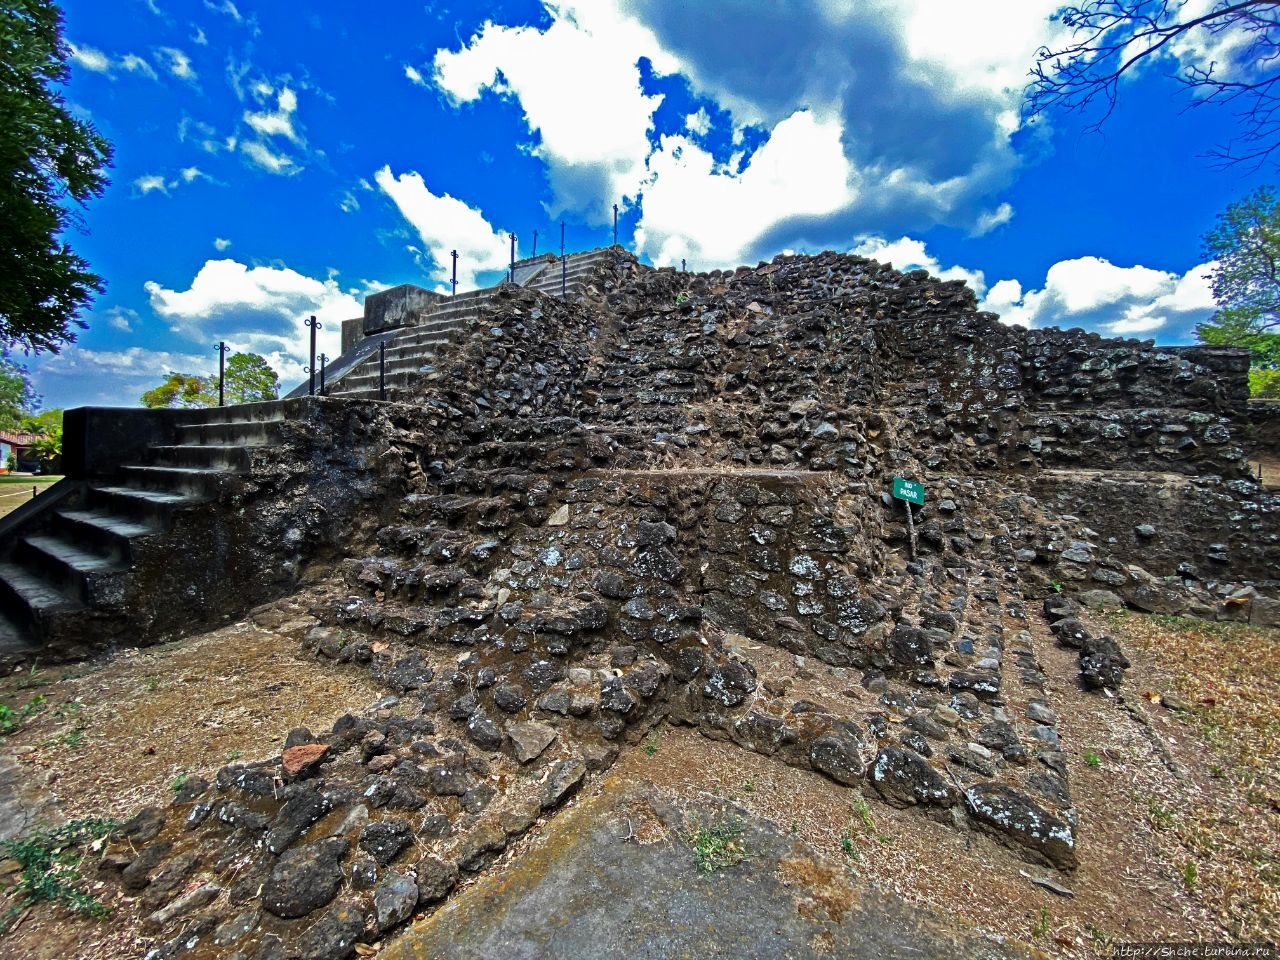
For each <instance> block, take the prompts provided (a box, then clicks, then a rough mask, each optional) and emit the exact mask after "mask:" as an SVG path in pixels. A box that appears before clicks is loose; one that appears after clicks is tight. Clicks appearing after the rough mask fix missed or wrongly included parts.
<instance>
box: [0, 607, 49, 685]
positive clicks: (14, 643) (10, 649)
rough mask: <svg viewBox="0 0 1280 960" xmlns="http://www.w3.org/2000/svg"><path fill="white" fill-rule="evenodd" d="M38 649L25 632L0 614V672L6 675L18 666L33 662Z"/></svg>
mask: <svg viewBox="0 0 1280 960" xmlns="http://www.w3.org/2000/svg"><path fill="white" fill-rule="evenodd" d="M40 649H41V648H40V645H39V644H37V643H35V642H34V641H33V640H32V639H31V636H30V634H28V633H27V631H25V630H23V629H22V628H20V627H19V626H18V625H17V624H16V623H14V622H13V621H12V620H10V619H9V618H8V617H7V616H4V615H3V614H0V670H2V671H4V672H5V673H8V672H9V671H10V670H12V669H13V668H14V667H16V666H18V665H19V664H23V663H27V662H29V661H31V660H33V659H34V658H35V657H36V656H38V655H39V653H40Z"/></svg>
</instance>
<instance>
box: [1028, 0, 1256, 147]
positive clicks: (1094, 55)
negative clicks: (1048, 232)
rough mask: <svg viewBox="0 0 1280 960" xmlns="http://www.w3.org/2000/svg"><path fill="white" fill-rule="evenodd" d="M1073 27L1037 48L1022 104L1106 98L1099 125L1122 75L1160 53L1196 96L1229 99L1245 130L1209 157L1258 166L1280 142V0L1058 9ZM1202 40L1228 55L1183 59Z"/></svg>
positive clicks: (1115, 0)
mask: <svg viewBox="0 0 1280 960" xmlns="http://www.w3.org/2000/svg"><path fill="white" fill-rule="evenodd" d="M1054 19H1055V20H1058V21H1060V22H1061V23H1062V24H1063V25H1064V26H1066V27H1068V28H1069V29H1070V30H1071V31H1072V34H1071V39H1070V40H1069V41H1067V42H1065V43H1064V44H1063V45H1061V46H1058V47H1057V48H1056V49H1050V48H1049V47H1041V48H1040V49H1039V50H1038V51H1037V52H1036V62H1035V64H1034V66H1033V67H1032V68H1031V76H1032V81H1031V84H1030V85H1029V87H1028V88H1027V98H1026V111H1027V113H1028V114H1029V115H1030V116H1033V117H1034V116H1036V115H1039V114H1043V113H1048V112H1051V111H1054V110H1064V111H1078V110H1085V109H1088V108H1090V107H1092V106H1095V105H1098V104H1100V105H1101V106H1102V108H1103V112H1102V117H1101V119H1100V120H1098V122H1097V123H1096V124H1095V125H1094V126H1095V128H1096V127H1098V126H1101V125H1102V123H1103V122H1105V120H1106V119H1107V118H1108V117H1110V116H1111V113H1112V111H1113V110H1114V109H1115V107H1116V102H1117V100H1118V99H1119V93H1120V81H1121V79H1122V78H1124V77H1125V76H1126V75H1129V74H1134V73H1137V72H1138V71H1139V70H1140V69H1143V70H1145V69H1148V68H1151V67H1153V66H1154V65H1155V64H1156V63H1157V62H1159V61H1161V60H1164V61H1165V62H1167V63H1170V64H1172V63H1179V62H1180V64H1181V65H1180V66H1179V67H1178V68H1177V69H1176V70H1175V71H1174V72H1173V73H1172V76H1174V77H1175V78H1176V79H1177V80H1178V81H1179V82H1180V83H1182V84H1183V86H1185V87H1186V88H1187V90H1188V93H1189V94H1190V96H1191V98H1192V100H1191V103H1192V104H1193V105H1199V104H1205V103H1217V104H1227V105H1230V107H1231V109H1232V110H1233V111H1234V112H1235V115H1236V116H1237V118H1238V119H1239V125H1240V132H1239V134H1238V135H1237V136H1236V137H1235V138H1234V139H1233V140H1231V141H1230V142H1229V143H1227V144H1224V145H1221V146H1218V147H1214V148H1212V149H1210V150H1209V151H1208V156H1210V157H1213V158H1215V159H1217V160H1218V161H1219V162H1221V163H1224V164H1232V163H1239V162H1244V163H1246V164H1251V165H1261V164H1264V163H1266V162H1268V161H1271V162H1274V161H1273V160H1272V154H1273V153H1274V151H1275V150H1276V149H1277V148H1278V147H1280V3H1278V2H1277V0H1207V2H1194V3H1192V2H1186V0H1087V2H1084V3H1080V4H1077V5H1072V6H1065V7H1063V8H1062V9H1061V10H1059V11H1058V12H1057V13H1056V14H1054ZM1191 44H1196V45H1199V46H1200V47H1202V48H1212V49H1213V50H1214V52H1215V54H1216V55H1217V56H1218V57H1220V58H1223V59H1227V60H1229V62H1227V63H1226V65H1225V67H1226V68H1225V69H1223V66H1224V65H1223V64H1222V63H1220V62H1218V60H1211V61H1210V62H1209V63H1208V64H1207V65H1205V64H1204V63H1203V62H1199V63H1197V62H1190V61H1188V60H1184V61H1178V60H1177V59H1176V57H1175V54H1176V53H1178V52H1182V51H1184V50H1186V48H1187V47H1188V46H1189V45H1191Z"/></svg>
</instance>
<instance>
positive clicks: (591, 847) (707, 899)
mask: <svg viewBox="0 0 1280 960" xmlns="http://www.w3.org/2000/svg"><path fill="white" fill-rule="evenodd" d="M702 818H705V819H702ZM644 820H648V821H649V822H648V823H647V824H645V823H642V822H641V821H644ZM707 822H711V823H715V824H722V823H726V822H728V823H732V824H733V825H734V826H735V827H736V828H738V829H740V830H741V842H742V845H743V847H744V848H745V851H746V852H747V854H748V859H747V860H746V861H744V862H743V863H740V864H738V865H736V866H732V867H727V868H725V869H723V870H720V871H717V872H715V873H712V874H710V875H707V874H703V873H700V872H699V871H698V869H697V868H696V866H695V863H694V854H693V849H692V847H691V845H690V843H689V842H688V840H689V837H690V836H691V835H692V834H693V833H695V832H696V830H697V829H698V825H699V823H707ZM632 831H634V832H635V833H636V834H637V835H638V836H640V837H641V838H646V839H650V840H652V839H653V838H654V837H664V838H663V839H660V840H658V841H657V842H648V843H639V842H636V841H635V839H631V840H628V839H625V838H627V837H628V835H629V833H631V832H632ZM382 956H383V957H385V958H386V960H493V958H498V957H501V958H503V960H534V958H537V960H553V958H566V960H567V958H575V960H576V958H580V957H592V958H599V960H609V958H618V960H623V958H626V960H668V958H672V957H699V958H708V957H734V958H744V960H752V958H759V960H765V958H768V960H779V958H801V957H841V958H867V960H873V958H874V960H882V958H894V957H913V958H919V957H930V958H938V960H948V958H956V960H961V958H963V960H978V958H989V960H1004V958H1013V957H1023V956H1026V954H1022V953H1018V952H1015V951H1013V950H1012V949H1010V948H1009V947H1007V946H1004V945H1001V944H996V943H992V942H990V941H987V940H984V939H982V938H980V937H976V936H974V935H972V934H971V933H968V932H966V931H962V930H959V929H957V928H954V927H951V926H949V925H948V924H947V923H946V922H945V921H944V920H943V919H942V918H940V917H936V916H933V915H931V914H930V913H929V912H928V911H927V909H924V908H921V907H919V906H911V905H908V904H906V903H904V902H903V901H901V900H899V899H897V898H896V897H893V896H890V895H888V894H885V893H883V892H881V891H879V890H877V889H875V888H872V887H869V886H866V885H859V884H857V882H856V881H854V880H852V878H850V877H849V875H848V871H847V869H846V868H845V867H844V866H842V865H838V864H831V863H827V862H825V861H822V860H820V859H818V858H817V857H816V856H815V854H814V852H813V851H812V849H810V848H808V847H807V846H806V845H805V844H803V843H801V842H800V841H798V840H795V839H793V838H791V837H788V836H785V835H783V834H782V833H780V832H779V831H778V830H777V829H776V828H775V827H774V825H773V824H771V823H768V822H766V821H763V820H759V819H754V818H751V817H749V816H748V815H746V814H745V813H744V812H743V811H741V810H740V809H738V808H735V807H732V806H727V805H723V806H716V805H714V804H713V805H712V806H711V807H708V806H707V804H705V803H702V804H701V805H700V807H699V809H698V811H697V812H696V813H693V814H691V813H688V812H686V811H685V810H684V809H682V802H681V801H680V799H679V798H676V797H673V796H671V795H670V794H668V793H666V792H665V791H663V790H661V789H659V788H656V787H653V786H648V785H644V784H635V783H624V782H622V780H621V779H620V778H619V777H610V778H609V779H608V780H606V781H605V783H604V786H603V790H602V792H601V794H600V795H598V796H594V797H591V798H588V799H584V800H583V801H582V802H581V803H580V804H579V805H578V806H577V807H575V808H574V809H572V810H569V811H566V812H565V813H564V814H563V815H561V816H559V817H557V818H556V819H555V820H554V821H552V822H551V824H550V825H549V826H548V829H547V832H546V834H544V836H543V837H542V838H541V839H540V840H539V841H538V842H537V844H536V845H535V846H534V847H533V848H532V849H530V850H529V851H528V852H526V853H525V854H524V855H523V856H521V857H520V858H519V859H518V860H516V861H514V862H513V863H511V864H508V865H507V866H506V867H505V868H504V869H503V870H501V871H492V872H490V873H488V874H487V875H485V876H484V877H483V878H482V879H481V880H480V882H478V883H477V884H475V885H474V886H472V887H470V888H468V889H466V890H465V891H463V892H462V893H460V894H458V895H456V896H455V897H454V898H453V899H452V900H451V901H450V902H449V904H448V905H447V906H446V907H445V908H443V909H442V910H440V911H439V912H437V913H436V914H434V915H433V916H432V917H430V918H429V919H427V920H425V921H423V922H421V923H419V924H417V925H415V926H414V927H412V928H410V929H409V930H407V931H406V932H405V933H404V934H403V935H402V936H401V937H399V938H398V939H397V940H395V941H394V942H393V943H392V944H390V946H389V947H388V948H387V949H386V950H385V951H384V952H383V954H382Z"/></svg>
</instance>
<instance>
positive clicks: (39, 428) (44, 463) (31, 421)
mask: <svg viewBox="0 0 1280 960" xmlns="http://www.w3.org/2000/svg"><path fill="white" fill-rule="evenodd" d="M18 430H19V431H20V432H22V433H28V434H31V435H32V436H34V437H35V438H36V439H35V440H33V441H32V443H31V446H30V448H29V449H30V450H31V452H32V454H33V457H34V459H36V460H39V461H40V466H41V468H42V470H43V471H44V472H45V473H59V472H61V470H62V411H61V410H43V411H41V412H40V413H38V414H36V415H34V416H30V417H25V418H23V420H22V422H21V423H20V424H19V425H18Z"/></svg>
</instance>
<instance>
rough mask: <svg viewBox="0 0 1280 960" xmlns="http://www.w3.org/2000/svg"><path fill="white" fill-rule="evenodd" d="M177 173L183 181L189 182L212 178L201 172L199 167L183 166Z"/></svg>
mask: <svg viewBox="0 0 1280 960" xmlns="http://www.w3.org/2000/svg"><path fill="white" fill-rule="evenodd" d="M179 175H180V176H181V177H182V179H183V180H184V181H186V182H187V183H190V182H191V181H192V180H211V179H213V178H212V177H210V176H209V175H208V174H207V173H205V172H203V171H202V170H201V169H200V168H199V167H183V168H182V170H181V171H180V173H179Z"/></svg>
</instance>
